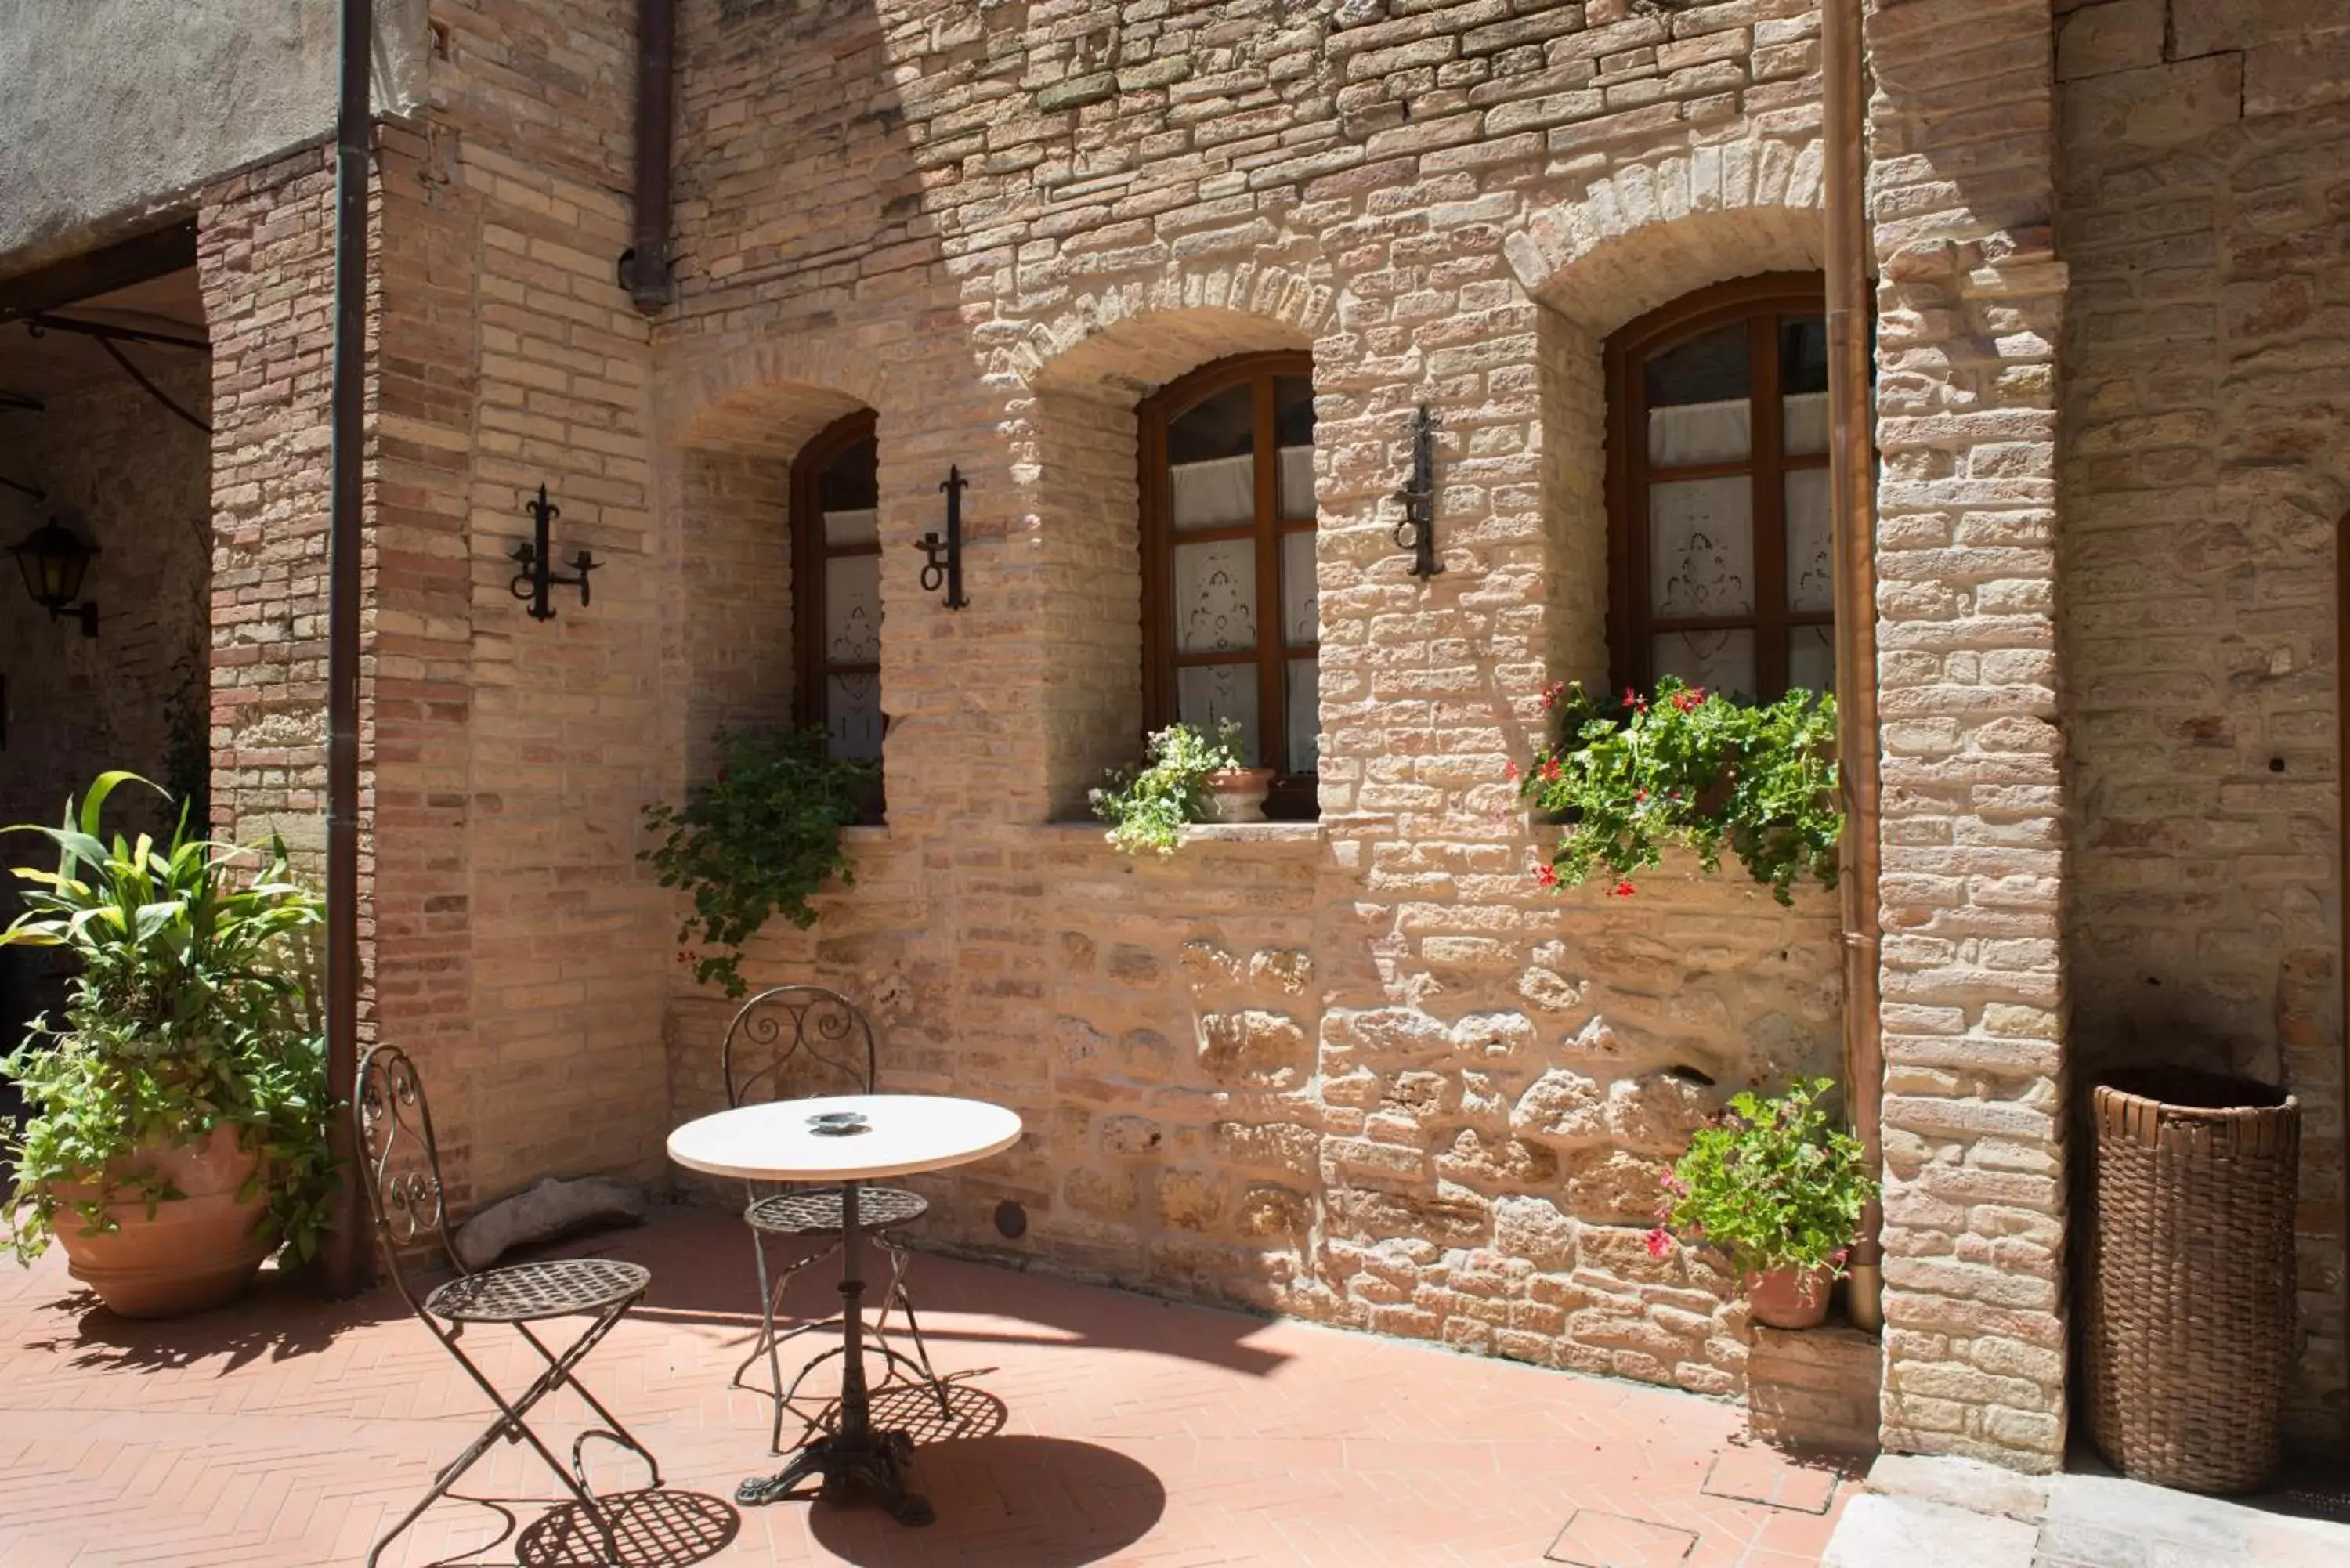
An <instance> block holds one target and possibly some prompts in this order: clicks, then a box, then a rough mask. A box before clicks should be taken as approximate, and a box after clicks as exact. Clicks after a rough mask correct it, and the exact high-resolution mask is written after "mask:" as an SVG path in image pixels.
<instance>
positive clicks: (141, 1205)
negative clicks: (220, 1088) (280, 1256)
mask: <svg viewBox="0 0 2350 1568" xmlns="http://www.w3.org/2000/svg"><path fill="white" fill-rule="evenodd" d="M238 1130H239V1129H237V1128H235V1127H214V1128H213V1131H212V1135H211V1136H210V1137H205V1138H203V1139H200V1140H199V1141H197V1142H194V1143H191V1144H187V1145H184V1146H182V1147H178V1148H164V1147H142V1148H140V1149H139V1150H138V1151H136V1152H135V1153H132V1154H130V1155H126V1156H124V1157H122V1158H119V1159H117V1160H115V1161H114V1162H113V1163H111V1164H109V1166H108V1167H107V1174H108V1175H109V1178H111V1179H113V1180H114V1181H116V1182H120V1181H121V1180H122V1179H124V1178H125V1177H127V1176H130V1175H132V1174H145V1173H151V1174H152V1175H153V1176H154V1177H156V1178H160V1179H161V1180H163V1181H165V1182H168V1183H169V1184H170V1185H171V1186H172V1187H174V1188H176V1189H179V1190H180V1191H181V1192H182V1193H183V1194H185V1196H184V1197H181V1198H175V1199H164V1200H163V1201H162V1202H161V1203H158V1204H157V1205H156V1206H155V1213H154V1216H153V1218H149V1216H148V1213H147V1202H146V1199H144V1198H140V1197H134V1196H131V1195H130V1194H128V1193H120V1189H118V1192H119V1195H120V1201H118V1202H114V1203H109V1204H108V1205H107V1209H106V1212H107V1216H108V1217H109V1219H111V1220H113V1221H114V1223H115V1229H113V1230H111V1231H106V1232H104V1233H102V1234H99V1235H96V1236H85V1235H83V1234H82V1229H83V1220H82V1218H81V1216H80V1215H79V1214H78V1213H77V1212H75V1211H74V1210H71V1209H69V1208H64V1207H60V1209H59V1210H58V1211H57V1242H58V1244H59V1245H60V1246H62V1247H64V1248H65V1250H66V1259H67V1262H68V1272H70V1273H71V1274H72V1275H73V1277H74V1278H76V1279H78V1280H79V1281H81V1282H83V1283H85V1284H87V1285H88V1286H89V1287H90V1288H91V1289H92V1290H94V1291H96V1292H97V1293H98V1295H99V1300H100V1301H102V1302H104V1303H106V1304H107V1305H108V1306H109V1307H111V1308H112V1309H113V1310H114V1311H115V1312H117V1313H120V1314H121V1315H122V1316H124V1317H174V1316H177V1315H178V1314H181V1313H190V1312H202V1311H203V1310H204V1309H205V1308H206V1307H213V1306H218V1305H220V1304H221V1303H223V1302H225V1301H229V1300H231V1299H233V1298H234V1297H235V1296H236V1295H237V1294H238V1293H240V1292H242V1291H243V1290H244V1287H245V1286H246V1285H247V1284H249V1283H251V1282H252V1280H253V1276H254V1272H255V1270H257V1269H259V1268H260V1267H261V1261H262V1260H263V1259H264V1258H266V1257H267V1256H268V1255H269V1244H268V1243H267V1242H266V1241H263V1240H262V1238H261V1236H260V1234H259V1231H260V1229H261V1221H262V1219H263V1211H264V1210H265V1199H264V1197H263V1195H262V1194H261V1192H260V1191H259V1190H258V1189H256V1190H255V1192H254V1194H253V1196H252V1197H250V1198H245V1199H239V1198H238V1196H237V1193H238V1192H239V1190H240V1189H243V1188H244V1185H245V1183H246V1182H247V1181H248V1180H249V1179H251V1178H252V1176H253V1173H254V1172H255V1170H257V1169H259V1168H260V1166H261V1151H260V1150H259V1149H257V1148H254V1149H248V1148H245V1147H242V1146H241V1145H240V1144H239V1142H238V1140H237V1133H238ZM51 1190H52V1191H54V1192H55V1193H56V1195H57V1201H58V1202H59V1204H60V1205H66V1204H71V1203H74V1202H76V1201H87V1200H88V1199H92V1198H95V1197H97V1196H98V1195H99V1189H98V1188H97V1187H96V1186H94V1185H89V1184H68V1183H64V1182H60V1183H58V1184H57V1186H56V1187H54V1188H53V1189H51Z"/></svg>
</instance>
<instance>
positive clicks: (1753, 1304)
mask: <svg viewBox="0 0 2350 1568" xmlns="http://www.w3.org/2000/svg"><path fill="white" fill-rule="evenodd" d="M1834 1292H1835V1274H1834V1273H1832V1272H1829V1271H1828V1270H1826V1269H1773V1270H1771V1271H1770V1272H1768V1273H1761V1274H1749V1275H1747V1276H1746V1312H1747V1315H1748V1316H1750V1317H1752V1319H1753V1320H1754V1321H1755V1322H1756V1323H1759V1324H1766V1325H1767V1326H1769V1327H1772V1328H1817V1327H1819V1326H1820V1324H1824V1323H1825V1322H1827V1320H1828V1297H1829V1296H1830V1295H1831V1294H1832V1293H1834Z"/></svg>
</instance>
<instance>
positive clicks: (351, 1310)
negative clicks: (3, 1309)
mask: <svg viewBox="0 0 2350 1568" xmlns="http://www.w3.org/2000/svg"><path fill="white" fill-rule="evenodd" d="M47 1308H48V1310H49V1311H51V1312H56V1313H60V1314H73V1315H74V1318H75V1321H74V1325H73V1334H72V1335H71V1337H67V1336H65V1335H62V1334H60V1335H58V1336H57V1337H55V1338H51V1339H33V1340H26V1341H25V1342H24V1346H23V1348H24V1349H26V1351H47V1352H48V1353H50V1354H52V1355H68V1356H69V1357H70V1358H71V1363H72V1365H73V1366H78V1367H85V1368H103V1369H120V1370H166V1371H182V1370H186V1369H189V1368H192V1367H196V1366H203V1365H204V1364H207V1363H211V1362H213V1361H215V1360H217V1361H218V1362H219V1366H218V1367H217V1369H216V1373H217V1375H218V1376H227V1375H228V1374H230V1373H232V1372H234V1371H236V1370H237V1369H238V1368H240V1367H243V1366H246V1365H248V1364H250V1363H252V1362H255V1361H259V1360H263V1359H267V1360H269V1361H273V1362H277V1361H290V1360H293V1359H294V1358H296V1357H297V1356H304V1355H317V1354H318V1353H319V1352H320V1351H322V1350H325V1349H326V1348H327V1347H328V1346H329V1345H332V1344H334V1342H335V1336H336V1335H338V1334H341V1333H343V1332H344V1331H345V1330H347V1329H352V1328H359V1327H361V1326H364V1325H366V1324H377V1323H382V1322H384V1321H385V1320H386V1319H389V1318H396V1317H400V1316H404V1315H406V1312H407V1309H406V1308H405V1307H403V1306H402V1305H401V1304H400V1298H399V1297H398V1296H396V1295H394V1294H392V1293H390V1292H389V1291H377V1292H372V1293H369V1294H367V1295H364V1296H360V1297H359V1298H357V1299H356V1300H352V1301H346V1302H328V1301H324V1300H321V1299H320V1296H319V1293H318V1290H317V1286H316V1284H315V1283H314V1282H312V1281H311V1279H310V1278H309V1277H308V1275H307V1273H306V1272H303V1271H299V1270H293V1271H280V1270H277V1269H274V1268H271V1269H264V1270H263V1271H262V1272H261V1275H260V1277H259V1278H258V1279H257V1280H255V1282H254V1286H253V1288H252V1289H251V1290H250V1291H248V1292H246V1293H244V1295H242V1296H239V1297H238V1298H237V1299H236V1300H234V1301H233V1302H230V1303H227V1304H226V1305H224V1306H218V1307H214V1308H213V1309H212V1310H211V1311H210V1312H202V1313H195V1314H191V1315H189V1316H185V1317H175V1318H161V1319H144V1318H128V1317H120V1316H117V1315H116V1314H114V1313H113V1312H111V1311H109V1309H108V1308H106V1307H105V1306H103V1305H101V1304H100V1303H99V1299H98V1293H96V1292H95V1291H89V1290H76V1291H73V1292H71V1293H68V1294H66V1295H62V1296H59V1297H57V1299H55V1300H54V1301H51V1302H49V1303H47Z"/></svg>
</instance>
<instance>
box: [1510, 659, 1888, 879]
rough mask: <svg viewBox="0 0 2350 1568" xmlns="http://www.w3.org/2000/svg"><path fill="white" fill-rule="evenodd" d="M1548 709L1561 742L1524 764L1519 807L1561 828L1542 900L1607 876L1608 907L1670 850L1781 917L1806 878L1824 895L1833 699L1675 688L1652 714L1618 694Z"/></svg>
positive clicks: (1582, 697)
mask: <svg viewBox="0 0 2350 1568" xmlns="http://www.w3.org/2000/svg"><path fill="white" fill-rule="evenodd" d="M1544 705H1545V706H1548V707H1551V708H1553V709H1554V710H1555V711H1557V713H1558V715H1559V738H1558V739H1557V740H1556V741H1555V742H1553V743H1552V744H1550V745H1546V746H1544V747H1543V748H1542V749H1541V750H1540V751H1537V752H1536V753H1534V761H1533V763H1532V764H1531V765H1530V766H1529V767H1527V768H1526V769H1525V770H1524V772H1523V774H1521V773H1520V772H1519V771H1518V769H1517V767H1516V765H1515V764H1513V765H1512V767H1511V774H1512V776H1513V777H1514V778H1516V779H1517V781H1518V794H1519V796H1520V798H1522V799H1523V800H1526V801H1528V802H1530V803H1532V804H1533V805H1535V806H1536V807H1537V808H1539V809H1540V810H1542V811H1544V812H1547V813H1551V814H1554V815H1556V816H1557V817H1559V818H1560V819H1561V820H1563V821H1564V822H1565V824H1566V829H1565V832H1564V833H1562V834H1561V835H1560V836H1559V841H1558V845H1557V846H1556V847H1555V849H1554V850H1553V851H1552V853H1551V857H1550V858H1549V859H1548V860H1547V861H1544V862H1543V863H1540V864H1538V865H1536V866H1535V867H1534V879H1535V880H1536V881H1538V882H1540V883H1541V884H1542V885H1543V886H1544V887H1546V888H1555V887H1557V886H1559V885H1561V884H1565V885H1566V886H1568V887H1579V886H1580V885H1582V884H1583V883H1584V882H1585V881H1586V880H1588V879H1589V878H1590V877H1591V876H1592V874H1593V873H1594V872H1595V871H1597V870H1600V869H1601V868H1603V867H1604V868H1605V869H1606V870H1607V872H1608V873H1609V874H1610V877H1611V878H1612V880H1613V883H1614V886H1613V887H1612V888H1610V889H1609V892H1610V894H1611V895H1612V896H1616V897H1629V896H1630V894H1631V893H1632V891H1633V886H1632V882H1631V877H1633V876H1634V875H1635V874H1636V873H1638V872H1641V871H1648V870H1652V869H1654V868H1655V867H1657V866H1658V865H1659V864H1660V863H1661V862H1662V860H1663V857H1664V852H1665V851H1666V850H1667V849H1668V848H1671V847H1676V846H1678V847H1685V848H1688V849H1690V850H1693V851H1695V852H1696V854H1697V857H1698V863H1699V864H1700V865H1701V866H1703V867H1705V869H1706V870H1708V871H1716V870H1719V869H1720V868H1721V855H1722V851H1723V850H1724V849H1728V850H1729V851H1730V853H1731V854H1732V855H1734V856H1735V857H1737V858H1738V860H1739V862H1740V863H1741V864H1742V865H1743V866H1744V867H1746V869H1747V871H1748V872H1749V873H1750V874H1751V875H1752V877H1753V878H1754V879H1755V880H1756V881H1757V882H1760V883H1762V884H1763V885H1764V886H1765V887H1767V888H1770V889H1771V893H1772V896H1773V898H1776V899H1778V901H1779V902H1781V903H1782V904H1788V903H1793V902H1794V894H1793V888H1794V885H1795V884H1796V883H1797V882H1800V881H1802V880H1804V878H1806V877H1809V878H1812V879H1814V880H1815V881H1817V882H1819V883H1820V884H1821V885H1822V886H1823V887H1828V888H1833V887H1835V880H1836V840H1837V838H1838V837H1839V836H1841V835H1842V833H1843V832H1844V815H1843V813H1841V812H1840V811H1838V810H1837V809H1836V804H1835V790H1836V766H1835V697H1834V696H1832V695H1831V694H1829V693H1826V692H1811V691H1790V692H1788V693H1787V694H1786V695H1785V696H1784V697H1782V698H1781V699H1779V701H1776V702H1773V703H1769V704H1767V705H1764V706H1755V705H1753V704H1750V703H1745V702H1739V701H1732V700H1731V699H1730V698H1728V697H1724V696H1722V695H1721V694H1720V693H1718V692H1709V691H1706V690H1705V689H1704V688H1703V687H1701V686H1686V685H1684V684H1682V683H1681V682H1680V681H1679V680H1676V679H1675V678H1673V677H1672V676H1669V675H1668V676H1665V677H1663V678H1662V679H1660V680H1659V681H1658V682H1657V690H1656V695H1655V697H1654V699H1653V700H1651V699H1650V698H1648V697H1643V696H1641V695H1640V694H1639V693H1638V692H1637V691H1630V690H1628V689H1627V691H1625V693H1624V700H1623V701H1621V702H1620V703H1614V704H1607V705H1603V704H1601V703H1599V702H1596V701H1593V700H1592V698H1591V696H1590V695H1589V694H1588V693H1587V692H1586V691H1584V690H1583V688H1582V687H1581V686H1580V685H1575V684H1569V685H1565V686H1557V687H1553V688H1552V689H1551V690H1550V691H1547V692H1545V693H1544Z"/></svg>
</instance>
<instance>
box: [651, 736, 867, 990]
mask: <svg viewBox="0 0 2350 1568" xmlns="http://www.w3.org/2000/svg"><path fill="white" fill-rule="evenodd" d="M716 743H717V747H718V753H719V757H720V765H719V769H718V773H717V775H716V776H715V777H713V778H712V780H711V781H710V783H709V784H705V785H703V786H702V787H701V788H700V789H697V790H695V791H694V792H693V793H692V794H691V796H689V797H688V799H687V801H686V803H685V805H682V806H672V805H651V806H647V807H646V808H645V826H647V827H648V828H650V829H651V830H652V831H653V832H655V833H658V834H660V835H661V841H660V843H659V844H657V845H655V846H653V847H652V848H650V849H648V850H645V851H644V852H643V853H642V854H641V855H640V856H639V859H642V860H645V861H648V862H650V864H651V865H652V867H653V868H654V870H655V871H656V872H658V873H659V874H660V885H661V886H662V887H664V888H685V889H687V890H688V891H689V892H691V895H692V897H693V909H692V912H691V914H689V915H688V916H687V917H686V918H685V919H684V921H683V922H682V923H681V924H680V925H679V927H678V931H677V935H678V940H680V941H681V942H685V943H687V944H688V946H687V947H686V948H684V949H683V950H681V951H680V952H679V954H678V959H679V961H681V962H683V963H690V964H691V965H692V966H693V978H694V979H696V980H697V981H702V982H704V983H705V984H706V983H710V982H712V981H715V982H716V983H717V984H719V985H721V986H723V987H724V988H725V991H726V994H727V995H728V996H741V995H743V993H744V992H747V991H748V990H749V989H750V986H749V985H748V983H747V982H746V981H744V980H743V971H742V961H743V944H745V943H747V942H748V941H750V940H751V939H752V938H753V937H754V936H756V935H757V934H758V932H759V929H760V928H761V927H763V926H764V925H765V924H766V923H767V920H768V919H769V918H770V917H771V916H774V915H778V914H780V915H782V916H783V917H784V918H785V919H787V920H789V921H791V923H792V924H793V925H795V926H797V927H799V928H800V929H803V930H805V929H807V928H808V927H810V926H812V925H814V924H816V906H815V905H814V904H813V903H811V902H809V900H810V899H811V898H813V897H814V896H815V894H816V889H818V888H822V887H823V886H824V884H825V882H826V880H827V878H830V877H839V878H840V880H841V881H842V882H843V883H852V882H854V881H856V879H857V877H856V873H855V871H854V869H853V868H852V867H850V865H849V862H848V856H847V852H845V851H844V850H843V849H842V848H841V846H840V830H841V829H842V828H844V827H847V826H848V825H849V824H851V823H853V822H855V821H856V820H857V819H858V813H859V811H860V810H861V808H862V806H863V805H864V803H865V801H866V800H867V799H868V797H869V796H870V794H871V793H872V791H873V789H874V787H875V785H876V784H877V783H878V782H879V769H877V768H876V767H874V766H873V765H872V764H871V763H854V762H844V761H841V760H839V759H837V758H835V757H834V756H833V755H832V754H831V751H830V747H829V742H828V741H827V737H826V735H825V732H823V731H822V730H820V729H815V728H809V729H798V730H772V731H723V730H722V731H721V732H719V733H718V735H717V737H716ZM702 943H708V944H712V945H715V946H717V947H719V948H722V949H723V951H715V952H704V951H702V950H700V948H699V946H698V945H696V944H702Z"/></svg>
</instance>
